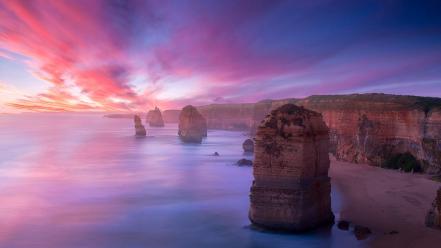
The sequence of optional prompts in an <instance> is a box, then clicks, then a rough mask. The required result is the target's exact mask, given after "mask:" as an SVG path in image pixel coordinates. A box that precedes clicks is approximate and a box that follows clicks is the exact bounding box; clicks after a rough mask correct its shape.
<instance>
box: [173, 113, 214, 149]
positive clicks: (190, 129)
mask: <svg viewBox="0 0 441 248" xmlns="http://www.w3.org/2000/svg"><path fill="white" fill-rule="evenodd" d="M178 135H179V137H180V138H181V139H182V141H184V142H187V143H201V142H202V138H203V137H207V121H206V120H205V118H204V117H203V116H202V115H201V114H200V113H199V112H198V110H197V109H196V108H195V107H193V106H191V105H187V106H185V107H184V108H183V109H182V111H181V114H180V115H179V131H178Z"/></svg>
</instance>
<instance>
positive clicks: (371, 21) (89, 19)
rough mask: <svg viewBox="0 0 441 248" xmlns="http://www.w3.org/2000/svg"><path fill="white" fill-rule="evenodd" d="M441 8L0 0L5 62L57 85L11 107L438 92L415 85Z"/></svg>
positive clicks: (435, 66) (426, 71)
mask: <svg viewBox="0 0 441 248" xmlns="http://www.w3.org/2000/svg"><path fill="white" fill-rule="evenodd" d="M439 11H441V8H440V6H439V4H436V3H435V2H431V1H423V2H421V1H419V2H413V1H406V2H405V3H404V2H401V1H387V2H375V1H365V2H354V1H331V0H321V1H314V2H311V3H306V2H296V1H260V0H258V1H251V0H250V1H248V0H245V1H137V0H133V1H116V0H115V1H113V0H111V1H107V0H95V1H86V0H77V1H68V0H62V1H56V0H31V1H20V0H16V1H7V0H0V19H1V20H2V21H1V22H0V68H1V67H2V64H5V63H6V62H4V61H5V60H11V59H14V61H19V63H22V64H23V65H25V66H26V67H27V69H28V70H31V72H32V74H33V75H34V77H35V78H36V79H37V78H38V79H39V80H35V81H29V82H28V84H41V80H43V81H46V82H48V83H49V85H48V86H45V90H44V91H42V92H39V93H37V94H35V93H34V94H29V93H27V92H26V91H24V92H23V93H22V95H20V96H14V98H12V99H9V100H10V101H8V102H7V103H5V102H4V100H3V103H2V104H3V105H4V106H8V107H9V108H15V109H19V110H33V111H86V110H108V111H127V110H137V111H139V110H146V109H147V108H150V107H152V106H154V105H158V106H162V107H181V106H182V105H184V104H186V103H193V104H206V103H211V102H242V101H255V100H260V99H264V98H281V97H301V96H307V95H311V94H334V93H348V92H358V91H366V89H369V90H372V91H379V92H382V91H383V92H384V91H387V92H388V93H394V92H396V93H400V94H403V93H404V94H406V93H407V94H412V92H418V94H424V95H435V96H441V95H440V94H441V93H440V92H441V89H440V87H439V86H436V84H429V85H428V84H424V85H426V86H428V88H427V89H425V90H421V89H419V90H418V91H415V88H416V87H418V82H427V81H431V82H433V81H436V80H438V81H439V80H440V79H441V32H440V27H441V17H440V16H439ZM11 54H15V55H18V56H14V57H12V56H11ZM400 82H402V85H401V86H402V87H403V88H402V89H399V90H396V91H393V90H392V92H391V89H398V88H399V87H395V86H394V87H388V86H387V85H392V84H393V85H396V84H400ZM4 84H8V85H10V86H12V85H14V80H13V79H12V80H11V79H9V80H8V81H7V82H4ZM436 92H438V93H436Z"/></svg>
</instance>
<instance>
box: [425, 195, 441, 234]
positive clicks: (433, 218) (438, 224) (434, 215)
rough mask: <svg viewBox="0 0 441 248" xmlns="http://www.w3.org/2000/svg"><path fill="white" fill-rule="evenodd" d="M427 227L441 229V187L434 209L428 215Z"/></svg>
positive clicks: (433, 205)
mask: <svg viewBox="0 0 441 248" xmlns="http://www.w3.org/2000/svg"><path fill="white" fill-rule="evenodd" d="M426 226H428V227H432V228H441V187H440V188H439V189H438V191H437V193H436V196H435V200H433V203H432V207H431V208H430V210H429V212H427V215H426Z"/></svg>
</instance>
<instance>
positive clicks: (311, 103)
mask: <svg viewBox="0 0 441 248" xmlns="http://www.w3.org/2000/svg"><path fill="white" fill-rule="evenodd" d="M287 103H293V104H296V105H298V106H304V107H305V108H308V109H311V110H313V111H316V112H319V113H321V114H322V115H323V120H324V121H325V123H326V125H327V126H328V127H329V129H330V145H331V146H330V152H331V153H333V154H334V155H335V156H336V158H337V159H339V160H344V161H349V162H354V163H367V164H370V165H375V166H383V165H384V164H385V163H386V162H387V160H388V159H389V158H391V157H393V156H396V155H400V154H405V153H410V154H412V156H413V157H415V158H416V159H417V160H418V162H419V163H420V164H421V166H422V169H423V171H424V172H426V173H434V174H439V173H441V98H433V97H418V96H397V95H388V94H352V95H334V96H333V95H321V96H310V97H307V98H304V99H294V98H291V99H284V100H265V101H260V102H257V103H254V104H251V103H250V104H212V105H207V106H201V107H198V109H199V110H200V111H201V113H202V115H203V116H205V118H206V119H207V122H208V127H209V128H215V129H228V130H236V129H241V130H250V132H251V133H252V134H255V132H256V130H257V127H258V126H259V123H260V122H261V120H262V119H264V118H265V116H266V115H267V114H268V113H270V112H271V110H273V109H276V108H278V107H280V106H282V105H284V104H287Z"/></svg>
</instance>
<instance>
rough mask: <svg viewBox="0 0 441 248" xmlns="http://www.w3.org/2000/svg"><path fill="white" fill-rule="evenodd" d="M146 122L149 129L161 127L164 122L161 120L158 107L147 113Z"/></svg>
mask: <svg viewBox="0 0 441 248" xmlns="http://www.w3.org/2000/svg"><path fill="white" fill-rule="evenodd" d="M147 122H148V123H149V126H151V127H163V126H164V120H163V119H162V114H161V110H159V108H158V107H155V109H154V110H150V111H149V112H148V113H147Z"/></svg>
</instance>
